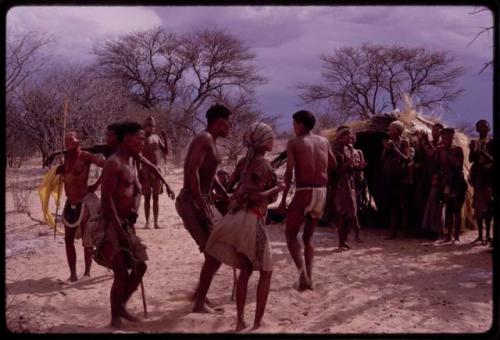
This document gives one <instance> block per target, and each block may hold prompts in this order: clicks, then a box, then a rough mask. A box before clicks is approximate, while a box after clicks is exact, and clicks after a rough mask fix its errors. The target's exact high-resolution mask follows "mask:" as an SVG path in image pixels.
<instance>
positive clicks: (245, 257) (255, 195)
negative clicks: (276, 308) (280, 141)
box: [195, 123, 285, 331]
mask: <svg viewBox="0 0 500 340" xmlns="http://www.w3.org/2000/svg"><path fill="white" fill-rule="evenodd" d="M273 142H274V134H273V131H272V129H271V127H270V126H269V125H267V124H264V123H253V124H252V125H250V127H249V128H248V130H247V131H246V133H245V135H244V137H243V144H244V145H245V146H246V147H247V153H246V155H245V158H243V160H242V161H240V166H239V168H238V170H237V171H238V172H239V174H237V175H236V178H238V182H239V184H238V188H237V189H236V192H235V193H234V194H233V195H232V196H231V198H230V202H229V211H228V213H227V214H226V215H224V216H223V217H222V219H221V220H220V221H219V222H218V223H217V224H216V225H215V227H214V230H213V231H212V233H211V234H210V236H209V238H208V241H207V245H206V247H205V254H206V257H207V260H206V262H207V263H212V262H214V263H215V262H216V261H217V262H218V263H220V262H222V263H225V264H228V265H230V266H232V267H234V268H239V269H241V272H240V276H239V278H238V285H237V289H236V305H237V314H238V315H237V325H236V331H240V330H242V329H244V328H245V327H246V324H245V322H244V319H243V311H244V306H245V300H246V292H247V286H248V279H249V277H250V274H251V273H252V271H254V270H259V271H260V278H259V284H258V285H259V287H260V288H259V289H258V292H257V306H256V311H255V321H254V328H258V327H260V323H261V319H262V316H263V314H264V309H265V305H266V302H267V296H268V294H269V287H270V283H271V274H272V267H273V263H272V257H271V245H270V242H269V238H268V236H267V232H266V230H265V228H264V224H265V219H266V212H267V206H268V204H269V203H270V201H273V200H276V195H277V193H278V192H279V191H281V190H283V189H284V188H285V185H284V183H276V176H275V175H274V172H273V170H272V167H271V165H270V164H269V161H268V160H267V159H265V158H264V155H265V153H266V152H267V151H271V150H272V147H273ZM206 268H207V270H210V274H211V275H210V280H209V281H208V282H206V283H208V284H203V283H200V290H199V296H198V300H197V301H196V305H195V309H196V308H197V305H199V306H203V305H204V303H205V301H204V299H205V296H206V293H207V291H208V288H209V287H210V283H211V281H212V280H211V279H212V278H213V275H214V274H215V272H216V271H217V269H218V268H219V266H215V265H214V266H207V267H206Z"/></svg>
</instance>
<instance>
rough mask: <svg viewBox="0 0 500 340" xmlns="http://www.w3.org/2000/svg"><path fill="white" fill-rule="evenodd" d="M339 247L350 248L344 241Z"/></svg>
mask: <svg viewBox="0 0 500 340" xmlns="http://www.w3.org/2000/svg"><path fill="white" fill-rule="evenodd" d="M339 248H345V249H351V247H349V245H348V244H347V243H346V242H344V243H342V244H341V245H340V246H339Z"/></svg>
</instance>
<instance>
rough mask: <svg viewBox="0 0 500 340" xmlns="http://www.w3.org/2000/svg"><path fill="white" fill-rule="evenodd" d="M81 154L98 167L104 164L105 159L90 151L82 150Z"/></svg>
mask: <svg viewBox="0 0 500 340" xmlns="http://www.w3.org/2000/svg"><path fill="white" fill-rule="evenodd" d="M82 155H83V156H84V157H85V159H86V160H87V161H88V162H90V163H92V164H95V165H97V166H98V167H100V168H102V167H103V166H104V161H105V160H104V159H102V158H100V157H97V156H96V155H94V154H91V153H90V152H87V151H84V152H82Z"/></svg>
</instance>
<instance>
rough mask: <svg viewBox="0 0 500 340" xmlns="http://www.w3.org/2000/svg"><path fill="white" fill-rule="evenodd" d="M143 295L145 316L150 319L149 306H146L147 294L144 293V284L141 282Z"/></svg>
mask: <svg viewBox="0 0 500 340" xmlns="http://www.w3.org/2000/svg"><path fill="white" fill-rule="evenodd" d="M141 295H142V306H143V307H144V316H145V317H146V318H147V317H148V306H147V304H146V293H145V292H144V283H143V282H142V280H141Z"/></svg>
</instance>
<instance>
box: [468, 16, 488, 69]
mask: <svg viewBox="0 0 500 340" xmlns="http://www.w3.org/2000/svg"><path fill="white" fill-rule="evenodd" d="M486 11H488V9H487V8H477V9H475V10H473V11H472V12H471V13H470V14H478V13H481V12H486ZM493 28H494V26H493V25H490V26H482V27H481V30H480V31H479V32H478V33H477V34H476V35H475V36H474V38H473V39H472V40H471V41H470V42H469V43H468V44H467V47H468V46H470V45H472V43H473V42H474V41H476V39H477V38H479V37H480V36H481V35H483V34H484V33H486V34H489V32H490V31H493ZM492 66H493V60H490V61H487V62H485V63H484V65H483V67H482V68H481V70H479V74H481V73H483V72H484V71H485V70H487V69H488V68H489V67H492Z"/></svg>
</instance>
